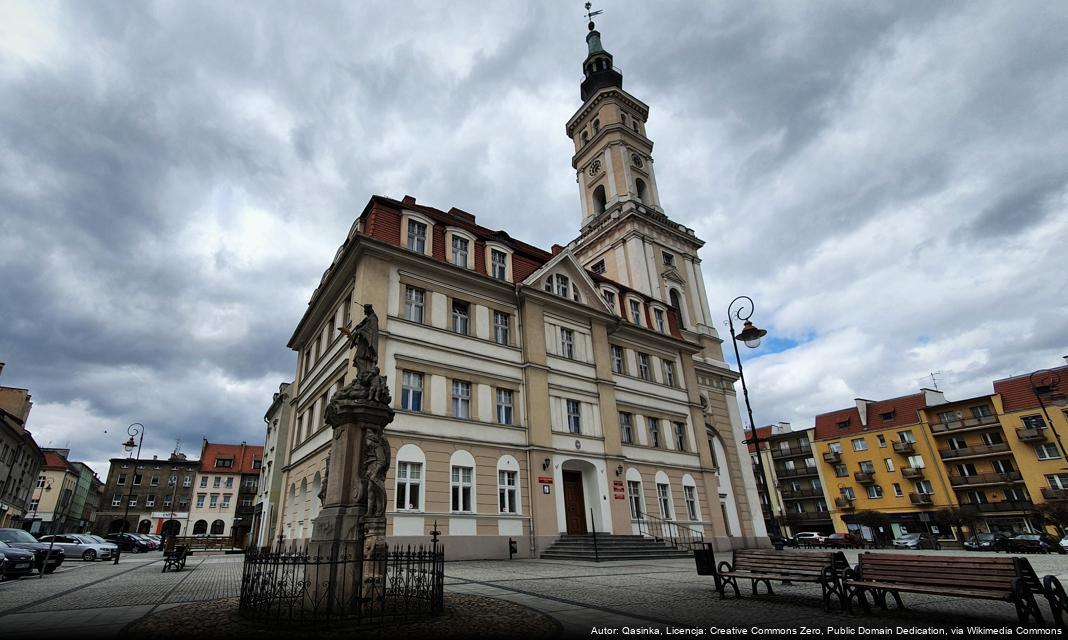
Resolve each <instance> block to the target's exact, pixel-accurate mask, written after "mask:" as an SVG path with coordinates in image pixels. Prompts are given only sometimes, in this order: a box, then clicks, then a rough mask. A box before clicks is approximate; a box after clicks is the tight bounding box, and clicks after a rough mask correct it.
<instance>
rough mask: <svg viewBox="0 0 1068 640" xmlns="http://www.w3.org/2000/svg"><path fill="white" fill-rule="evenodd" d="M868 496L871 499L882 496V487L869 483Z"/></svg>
mask: <svg viewBox="0 0 1068 640" xmlns="http://www.w3.org/2000/svg"><path fill="white" fill-rule="evenodd" d="M868 497H869V498H872V499H875V498H881V497H883V488H882V487H880V486H879V485H877V484H873V485H870V486H869V487H868Z"/></svg>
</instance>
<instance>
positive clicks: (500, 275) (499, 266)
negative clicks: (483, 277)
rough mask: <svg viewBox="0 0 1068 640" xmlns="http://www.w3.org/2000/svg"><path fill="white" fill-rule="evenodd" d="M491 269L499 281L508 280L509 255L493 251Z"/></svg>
mask: <svg viewBox="0 0 1068 640" xmlns="http://www.w3.org/2000/svg"><path fill="white" fill-rule="evenodd" d="M490 267H491V270H492V273H491V274H490V275H492V276H493V277H494V278H496V279H498V280H507V279H508V254H506V253H505V252H503V251H497V250H496V249H493V250H492V252H491V258H490Z"/></svg>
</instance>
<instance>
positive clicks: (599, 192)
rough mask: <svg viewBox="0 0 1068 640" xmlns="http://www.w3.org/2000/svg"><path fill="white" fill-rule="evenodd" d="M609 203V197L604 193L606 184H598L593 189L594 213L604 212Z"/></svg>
mask: <svg viewBox="0 0 1068 640" xmlns="http://www.w3.org/2000/svg"><path fill="white" fill-rule="evenodd" d="M607 203H608V198H607V197H606V196H605V195H604V185H603V184H602V185H598V186H597V188H596V189H594V190H593V213H594V214H601V213H604V209H605V206H606V205H607Z"/></svg>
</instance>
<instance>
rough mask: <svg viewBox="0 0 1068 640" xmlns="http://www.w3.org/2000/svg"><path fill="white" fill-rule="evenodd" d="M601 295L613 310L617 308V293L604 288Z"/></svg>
mask: <svg viewBox="0 0 1068 640" xmlns="http://www.w3.org/2000/svg"><path fill="white" fill-rule="evenodd" d="M601 297H603V298H604V301H605V304H607V305H608V306H609V307H611V308H612V311H615V310H616V294H615V293H614V292H612V291H609V290H608V289H602V290H601Z"/></svg>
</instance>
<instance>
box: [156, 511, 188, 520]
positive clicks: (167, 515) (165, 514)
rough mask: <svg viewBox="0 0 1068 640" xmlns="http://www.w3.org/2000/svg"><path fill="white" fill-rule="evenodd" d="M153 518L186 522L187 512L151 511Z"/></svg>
mask: <svg viewBox="0 0 1068 640" xmlns="http://www.w3.org/2000/svg"><path fill="white" fill-rule="evenodd" d="M152 517H153V518H163V519H165V520H186V519H188V518H189V512H188V511H174V512H171V511H153V512H152Z"/></svg>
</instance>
